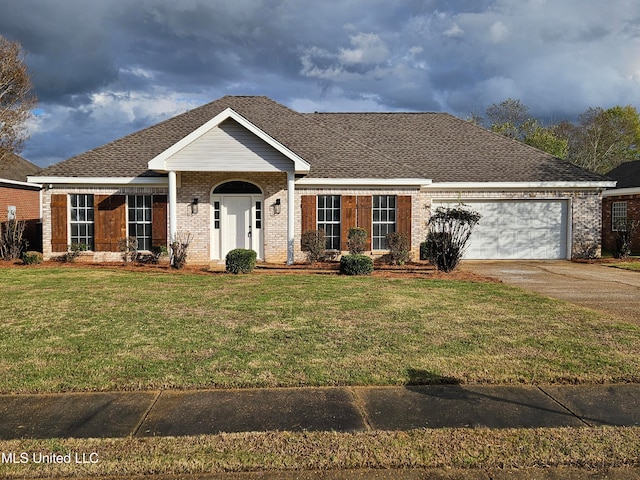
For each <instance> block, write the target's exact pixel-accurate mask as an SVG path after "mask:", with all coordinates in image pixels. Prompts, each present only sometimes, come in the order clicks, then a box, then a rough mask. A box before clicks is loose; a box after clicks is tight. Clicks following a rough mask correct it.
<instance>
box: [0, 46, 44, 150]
mask: <svg viewBox="0 0 640 480" xmlns="http://www.w3.org/2000/svg"><path fill="white" fill-rule="evenodd" d="M24 57H25V53H24V50H23V49H22V46H21V45H20V44H19V43H18V42H12V41H9V40H7V39H6V38H4V37H2V36H0V162H1V161H2V160H3V156H5V154H6V153H7V152H13V153H18V152H20V150H21V149H22V145H23V144H24V142H25V140H26V139H27V138H28V136H29V135H28V131H27V127H26V123H27V120H29V118H31V116H32V113H31V110H32V109H33V107H35V105H36V102H37V101H36V97H35V95H34V94H33V93H32V87H33V85H32V83H31V77H30V76H29V72H28V71H27V66H26V63H25V61H24Z"/></svg>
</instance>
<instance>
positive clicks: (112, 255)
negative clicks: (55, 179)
mask: <svg viewBox="0 0 640 480" xmlns="http://www.w3.org/2000/svg"><path fill="white" fill-rule="evenodd" d="M74 193H92V194H94V195H167V188H163V187H83V186H78V187H54V188H52V189H47V190H43V192H42V254H43V256H44V258H45V259H50V258H53V257H56V256H59V255H61V253H55V252H52V250H51V195H53V194H74ZM67 241H68V242H69V240H67ZM92 259H93V261H96V262H117V261H121V260H122V257H121V256H120V252H95V253H94V254H93V258H92Z"/></svg>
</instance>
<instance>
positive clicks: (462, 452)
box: [0, 427, 640, 478]
mask: <svg viewBox="0 0 640 480" xmlns="http://www.w3.org/2000/svg"><path fill="white" fill-rule="evenodd" d="M639 447H640V428H611V427H600V428H557V429H517V430H516V429H513V430H512V429H509V430H483V429H473V430H470V429H442V430H423V429H421V430H412V431H408V432H382V431H374V432H368V433H351V434H349V433H328V432H306V433H291V432H266V433H242V434H220V435H207V436H199V437H180V438H123V439H86V440H80V439H69V440H58V439H53V440H15V441H0V450H1V451H3V452H27V453H29V454H32V453H44V454H48V453H57V454H61V455H66V454H67V453H71V454H72V455H75V454H76V453H78V454H80V456H82V454H85V455H86V457H87V458H88V456H89V455H91V454H92V453H95V454H97V457H95V456H94V457H93V458H98V459H99V461H98V463H95V464H84V465H78V464H75V463H72V464H69V465H67V464H56V465H51V464H49V465H46V464H34V463H32V462H31V463H27V464H10V463H4V464H0V476H2V477H3V478H37V477H49V476H56V477H67V476H69V477H73V476H95V475H104V476H106V475H113V476H128V475H148V474H166V475H178V474H188V473H193V474H198V473H215V472H230V471H233V472H241V471H265V470H267V471H269V470H271V471H273V470H280V471H287V470H336V469H339V470H344V469H363V468H366V469H392V468H442V467H448V468H463V469H468V468H478V469H479V468H481V469H493V468H499V469H503V468H507V469H509V468H531V467H580V468H589V469H606V468H614V467H638V466H640V454H639V452H640V448H639Z"/></svg>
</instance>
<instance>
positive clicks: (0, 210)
mask: <svg viewBox="0 0 640 480" xmlns="http://www.w3.org/2000/svg"><path fill="white" fill-rule="evenodd" d="M40 170H41V168H40V167H38V166H37V165H34V164H33V163H31V162H29V161H27V160H25V159H24V158H22V157H20V156H18V155H15V154H13V153H8V152H5V153H4V154H3V153H2V152H0V224H2V223H5V222H6V221H7V220H9V219H10V218H15V219H17V220H23V221H24V222H25V224H26V225H25V232H24V237H25V239H26V240H27V241H28V242H29V243H28V248H29V250H40V249H41V248H42V235H41V233H40V227H41V224H40V218H41V216H42V215H41V213H40V190H41V186H40V185H37V184H33V183H27V176H28V175H35V174H37V173H38V172H39V171H40Z"/></svg>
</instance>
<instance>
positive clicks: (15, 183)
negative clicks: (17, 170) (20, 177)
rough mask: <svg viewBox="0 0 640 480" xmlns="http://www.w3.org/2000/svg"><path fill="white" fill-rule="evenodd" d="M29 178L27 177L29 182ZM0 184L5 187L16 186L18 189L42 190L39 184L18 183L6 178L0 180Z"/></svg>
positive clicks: (29, 182)
mask: <svg viewBox="0 0 640 480" xmlns="http://www.w3.org/2000/svg"><path fill="white" fill-rule="evenodd" d="M30 178H31V177H27V180H29V179H30ZM0 183H4V184H6V185H16V186H19V187H32V188H33V189H34V190H36V189H38V188H42V185H41V184H39V183H32V182H31V180H29V181H28V182H18V181H17V180H9V179H8V178H0Z"/></svg>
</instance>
